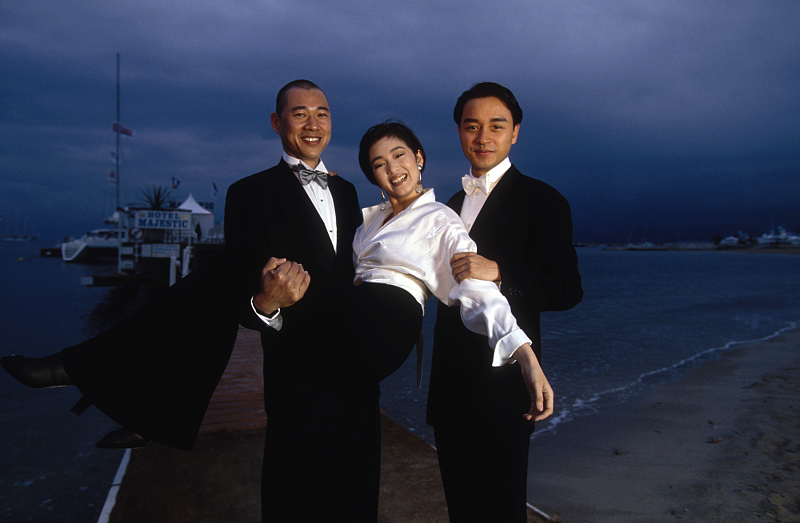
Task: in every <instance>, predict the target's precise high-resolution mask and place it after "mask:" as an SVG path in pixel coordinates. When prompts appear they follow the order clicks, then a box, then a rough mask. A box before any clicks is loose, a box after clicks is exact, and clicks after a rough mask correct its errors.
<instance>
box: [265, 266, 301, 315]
mask: <svg viewBox="0 0 800 523" xmlns="http://www.w3.org/2000/svg"><path fill="white" fill-rule="evenodd" d="M309 283H311V275H309V274H308V272H306V271H305V270H303V266H302V265H300V264H299V263H295V262H292V261H288V260H286V258H270V259H269V260H267V264H266V265H264V268H263V269H261V288H260V289H259V291H258V292H257V293H256V295H255V296H253V305H254V306H255V308H256V310H258V312H260V313H261V314H263V315H264V316H269V315H271V314H273V313H274V312H275V311H277V310H278V309H280V308H281V307H288V306H290V305H293V304H294V303H297V301H298V300H300V298H302V297H303V295H304V294H305V293H306V290H307V289H308V284H309Z"/></svg>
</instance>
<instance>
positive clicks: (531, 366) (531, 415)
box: [512, 343, 553, 421]
mask: <svg viewBox="0 0 800 523" xmlns="http://www.w3.org/2000/svg"><path fill="white" fill-rule="evenodd" d="M512 357H513V358H514V359H515V360H517V363H519V366H520V367H519V370H520V371H522V377H523V378H524V379H525V386H526V387H528V392H529V393H530V395H531V408H530V410H529V411H528V413H527V414H524V416H523V417H524V418H525V419H526V420H528V421H530V420H533V421H541V420H543V419H545V418H547V417H548V416H550V415H551V414H552V413H553V389H552V388H551V387H550V383H548V381H547V378H546V377H545V375H544V371H542V367H541V366H540V365H539V360H537V359H536V355H535V354H534V353H533V349H531V346H530V345H528V344H527V343H526V344H525V345H523V346H521V347H520V348H518V349H517V350H515V351H514V354H512Z"/></svg>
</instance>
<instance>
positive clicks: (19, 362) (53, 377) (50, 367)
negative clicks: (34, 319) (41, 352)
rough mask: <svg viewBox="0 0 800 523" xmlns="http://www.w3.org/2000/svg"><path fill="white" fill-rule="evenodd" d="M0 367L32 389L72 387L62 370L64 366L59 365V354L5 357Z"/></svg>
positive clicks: (65, 372)
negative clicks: (33, 356)
mask: <svg viewBox="0 0 800 523" xmlns="http://www.w3.org/2000/svg"><path fill="white" fill-rule="evenodd" d="M0 365H2V366H3V368H4V369H6V372H8V373H9V374H11V375H12V376H13V377H14V379H16V380H17V381H19V382H20V383H22V384H23V385H27V386H28V387H31V388H33V389H43V388H46V387H63V386H65V385H72V382H71V381H70V379H69V376H67V371H65V370H64V365H62V364H61V354H59V353H55V354H51V355H50V356H45V357H44V358H26V357H25V356H6V357H5V358H0Z"/></svg>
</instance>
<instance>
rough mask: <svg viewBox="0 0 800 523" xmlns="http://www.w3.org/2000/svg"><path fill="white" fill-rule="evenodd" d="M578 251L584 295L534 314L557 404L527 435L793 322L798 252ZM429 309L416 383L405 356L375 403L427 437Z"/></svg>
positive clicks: (562, 426)
mask: <svg viewBox="0 0 800 523" xmlns="http://www.w3.org/2000/svg"><path fill="white" fill-rule="evenodd" d="M578 259H579V269H580V272H581V276H582V278H583V289H584V298H583V301H582V302H581V303H580V304H578V305H577V306H576V307H574V308H573V309H571V310H569V311H564V312H546V313H543V314H542V346H543V347H542V350H543V368H544V371H545V374H546V375H547V377H548V380H549V381H550V384H551V386H552V387H553V389H554V392H555V396H556V403H555V408H556V411H555V414H554V415H553V416H552V418H551V419H549V420H547V421H545V422H542V423H539V424H537V430H536V432H535V433H534V439H535V438H536V437H537V436H539V435H544V434H552V433H557V432H558V431H562V430H569V422H570V421H571V420H573V419H576V418H577V417H581V416H586V415H592V414H597V413H602V410H603V409H607V408H614V406H615V405H618V404H620V403H625V402H627V401H629V400H630V399H632V398H633V397H635V396H636V395H637V394H640V393H641V392H643V391H644V390H646V388H647V387H649V386H652V385H654V384H657V383H662V382H664V381H667V380H674V379H676V378H677V377H678V376H680V375H681V373H683V372H686V370H688V369H689V368H691V367H692V366H693V365H696V364H697V363H698V362H700V361H702V360H704V359H706V358H715V357H721V356H722V355H723V353H724V350H725V349H726V348H729V347H731V346H733V345H735V344H737V343H739V342H745V341H750V340H757V339H762V338H766V337H769V336H772V335H775V334H776V333H778V332H780V331H782V330H784V329H787V328H792V327H795V326H797V325H798V322H800V256H795V255H789V254H763V253H745V252H733V251H730V252H717V251H614V250H603V249H601V248H580V249H578ZM434 319H435V307H431V304H430V303H429V304H428V307H427V309H426V318H425V323H424V329H425V334H426V336H425V337H426V342H427V346H426V350H427V357H426V364H427V367H426V369H425V370H426V372H425V378H426V379H425V383H423V387H422V389H419V390H418V389H417V388H416V384H415V376H414V372H415V367H416V363H415V361H413V360H414V358H413V356H412V358H409V361H407V362H406V363H405V365H404V366H403V368H401V369H400V370H399V371H398V372H397V373H395V374H394V375H393V376H391V377H389V378H387V379H386V380H385V381H384V382H383V384H382V387H381V389H382V392H383V396H382V400H383V401H382V406H383V408H384V410H385V411H386V412H387V413H388V414H389V415H390V416H391V417H392V418H393V419H395V420H396V421H397V422H398V423H400V424H402V425H404V426H406V427H407V428H409V429H410V430H412V431H414V432H415V433H417V434H418V435H419V436H421V437H422V438H424V439H426V440H427V441H430V442H431V443H433V431H432V429H431V428H430V427H429V426H427V425H426V424H425V396H426V392H427V376H428V374H427V371H428V370H429V368H430V367H429V364H430V350H431V346H432V336H433V320H434Z"/></svg>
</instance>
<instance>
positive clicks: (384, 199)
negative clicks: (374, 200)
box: [381, 191, 386, 212]
mask: <svg viewBox="0 0 800 523" xmlns="http://www.w3.org/2000/svg"><path fill="white" fill-rule="evenodd" d="M385 210H386V195H385V194H383V191H381V212H383V211H385Z"/></svg>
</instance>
